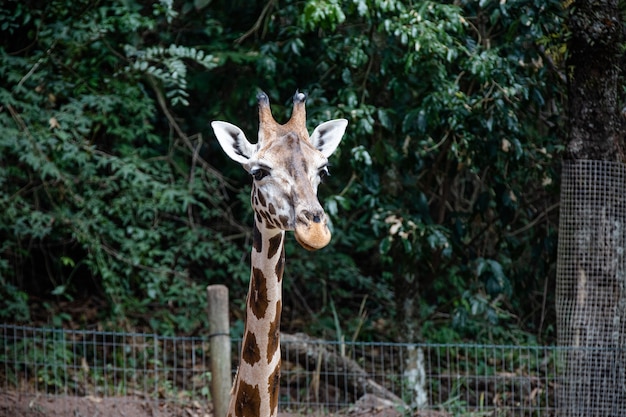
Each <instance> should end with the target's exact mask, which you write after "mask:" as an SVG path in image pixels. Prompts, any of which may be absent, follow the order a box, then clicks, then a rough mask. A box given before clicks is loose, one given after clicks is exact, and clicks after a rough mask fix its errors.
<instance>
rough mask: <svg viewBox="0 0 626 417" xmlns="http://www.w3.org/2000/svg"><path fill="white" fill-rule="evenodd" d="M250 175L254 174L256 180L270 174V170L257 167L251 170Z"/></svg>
mask: <svg viewBox="0 0 626 417" xmlns="http://www.w3.org/2000/svg"><path fill="white" fill-rule="evenodd" d="M250 175H252V178H254V179H255V180H257V181H260V180H262V179H263V178H265V177H267V176H268V175H270V172H269V171H268V170H267V169H264V168H256V169H253V170H252V171H251V172H250Z"/></svg>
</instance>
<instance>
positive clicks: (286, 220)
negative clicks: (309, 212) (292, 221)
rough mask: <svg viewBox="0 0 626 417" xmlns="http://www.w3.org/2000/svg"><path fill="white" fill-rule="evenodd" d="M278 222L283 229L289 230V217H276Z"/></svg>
mask: <svg viewBox="0 0 626 417" xmlns="http://www.w3.org/2000/svg"><path fill="white" fill-rule="evenodd" d="M278 220H280V223H281V224H282V225H283V229H288V228H289V217H287V216H285V215H280V216H278Z"/></svg>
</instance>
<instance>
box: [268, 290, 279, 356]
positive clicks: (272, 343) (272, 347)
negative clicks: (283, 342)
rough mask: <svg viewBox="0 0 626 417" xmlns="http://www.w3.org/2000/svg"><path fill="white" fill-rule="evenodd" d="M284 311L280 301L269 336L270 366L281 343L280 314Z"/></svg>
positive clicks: (277, 304) (277, 303) (277, 302)
mask: <svg viewBox="0 0 626 417" xmlns="http://www.w3.org/2000/svg"><path fill="white" fill-rule="evenodd" d="M281 310H282V303H281V301H280V300H278V301H276V315H275V316H274V320H272V322H271V323H270V330H269V333H268V335H267V363H268V364H269V363H270V362H271V361H272V358H273V357H274V354H275V353H276V351H277V350H278V348H279V346H278V345H279V343H280V313H281Z"/></svg>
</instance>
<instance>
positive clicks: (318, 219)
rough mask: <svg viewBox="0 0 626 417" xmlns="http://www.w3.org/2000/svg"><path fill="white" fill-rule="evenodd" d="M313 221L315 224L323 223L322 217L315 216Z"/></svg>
mask: <svg viewBox="0 0 626 417" xmlns="http://www.w3.org/2000/svg"><path fill="white" fill-rule="evenodd" d="M313 221H314V222H315V223H319V222H321V221H322V219H321V218H320V216H318V215H314V216H313Z"/></svg>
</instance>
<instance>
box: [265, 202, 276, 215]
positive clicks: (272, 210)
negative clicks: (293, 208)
mask: <svg viewBox="0 0 626 417" xmlns="http://www.w3.org/2000/svg"><path fill="white" fill-rule="evenodd" d="M267 209H268V210H269V211H270V214H272V215H275V214H276V207H274V204H272V203H269V204H268V206H267Z"/></svg>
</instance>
